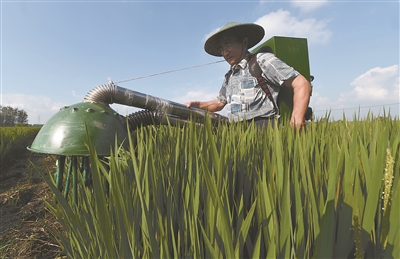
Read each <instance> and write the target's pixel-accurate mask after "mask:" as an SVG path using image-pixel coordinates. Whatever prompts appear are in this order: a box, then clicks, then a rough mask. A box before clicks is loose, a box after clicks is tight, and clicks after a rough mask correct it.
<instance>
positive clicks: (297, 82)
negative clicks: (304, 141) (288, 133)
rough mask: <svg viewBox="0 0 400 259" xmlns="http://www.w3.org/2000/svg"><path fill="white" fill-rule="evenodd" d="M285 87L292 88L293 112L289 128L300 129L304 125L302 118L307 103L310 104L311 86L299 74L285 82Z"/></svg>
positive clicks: (304, 121)
mask: <svg viewBox="0 0 400 259" xmlns="http://www.w3.org/2000/svg"><path fill="white" fill-rule="evenodd" d="M284 85H285V86H287V87H292V88H293V94H294V95H293V111H292V117H291V118H290V126H292V127H293V128H296V129H301V128H303V127H304V125H305V124H306V120H305V118H304V116H305V114H306V110H307V107H308V103H309V102H310V94H311V84H310V82H308V80H307V79H306V78H305V77H304V76H302V75H301V74H300V75H298V76H296V77H295V78H292V79H289V80H286V81H285V83H284Z"/></svg>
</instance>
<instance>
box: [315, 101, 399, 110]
mask: <svg viewBox="0 0 400 259" xmlns="http://www.w3.org/2000/svg"><path fill="white" fill-rule="evenodd" d="M399 104H400V103H387V104H379V105H371V106H362V107H360V106H359V107H353V108H350V107H349V108H336V109H328V111H338V110H340V111H343V110H355V109H365V108H372V107H383V106H392V105H399ZM321 111H322V112H325V111H327V110H314V112H321Z"/></svg>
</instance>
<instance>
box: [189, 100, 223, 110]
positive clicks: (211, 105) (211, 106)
mask: <svg viewBox="0 0 400 259" xmlns="http://www.w3.org/2000/svg"><path fill="white" fill-rule="evenodd" d="M185 104H186V107H188V108H190V107H195V108H199V109H202V110H206V111H209V112H217V111H220V110H222V109H223V108H224V107H225V103H222V102H220V101H218V100H217V99H214V100H211V101H205V102H201V101H192V102H187V103H185Z"/></svg>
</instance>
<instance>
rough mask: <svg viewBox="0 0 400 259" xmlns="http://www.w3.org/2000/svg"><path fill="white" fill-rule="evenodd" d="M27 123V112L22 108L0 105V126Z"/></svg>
mask: <svg viewBox="0 0 400 259" xmlns="http://www.w3.org/2000/svg"><path fill="white" fill-rule="evenodd" d="M18 124H28V114H27V113H26V111H24V110H22V109H21V110H20V109H18V108H13V107H11V106H1V105H0V126H15V125H18Z"/></svg>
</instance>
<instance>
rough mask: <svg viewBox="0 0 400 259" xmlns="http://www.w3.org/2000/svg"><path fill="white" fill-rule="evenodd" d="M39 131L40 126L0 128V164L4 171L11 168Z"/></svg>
mask: <svg viewBox="0 0 400 259" xmlns="http://www.w3.org/2000/svg"><path fill="white" fill-rule="evenodd" d="M39 130H40V127H39V126H35V127H33V126H32V127H31V126H21V127H0V164H1V168H2V170H3V169H5V168H6V167H7V166H9V165H10V164H11V163H12V162H13V161H14V160H15V158H17V157H18V154H20V153H21V152H22V151H24V150H25V149H26V147H27V146H29V145H30V144H31V143H32V141H33V139H34V137H35V136H36V134H37V133H38V131H39ZM0 174H1V171H0Z"/></svg>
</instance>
